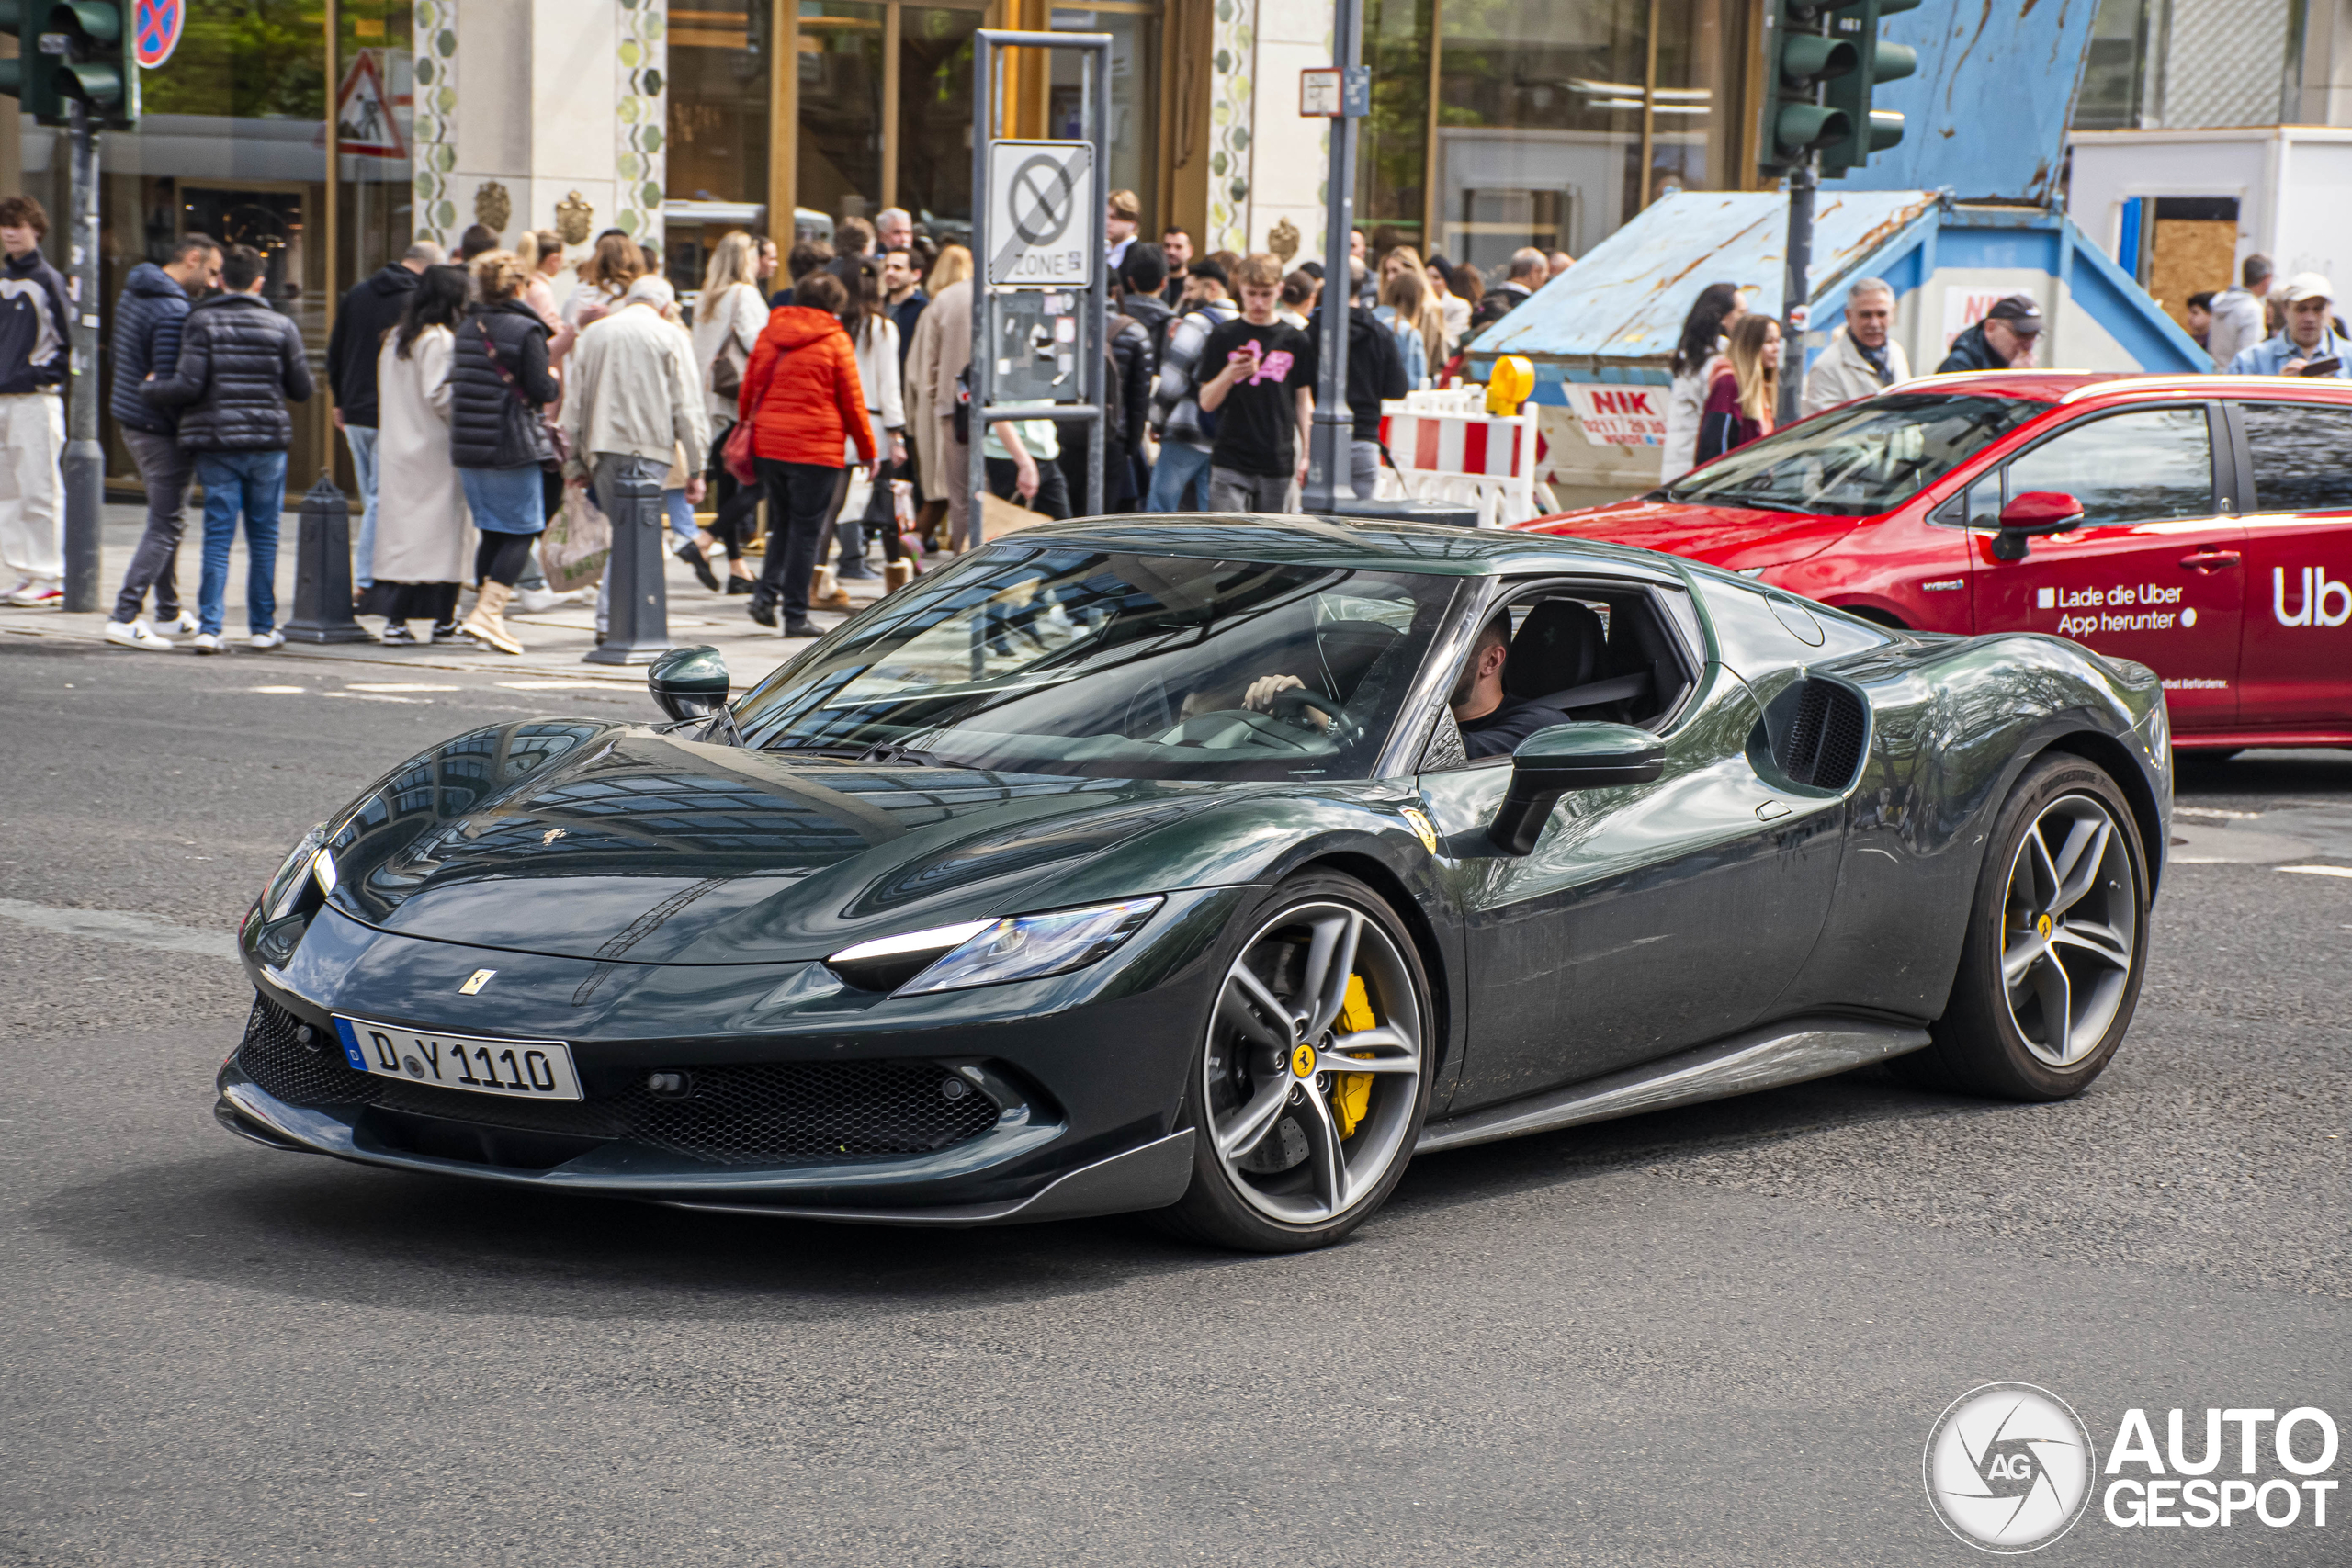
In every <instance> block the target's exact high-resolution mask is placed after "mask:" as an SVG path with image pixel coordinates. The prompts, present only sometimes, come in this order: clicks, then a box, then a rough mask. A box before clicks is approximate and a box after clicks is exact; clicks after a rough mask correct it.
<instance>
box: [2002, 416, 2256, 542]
mask: <svg viewBox="0 0 2352 1568" xmlns="http://www.w3.org/2000/svg"><path fill="white" fill-rule="evenodd" d="M2037 490H2041V491H2064V492H2065V493H2066V494H2068V495H2071V496H2073V497H2074V498H2075V500H2077V501H2079V502H2082V503H2083V526H2084V527H2086V528H2098V527H2102V526H2107V525H2113V524H2120V523H2154V522H2163V521H2165V520H2167V519H2170V518H2175V517H2206V516H2211V514H2212V512H2213V440H2212V433H2211V427H2210V425H2209V424H2208V422H2207V416H2206V412H2205V410H2204V408H2203V407H2202V406H2201V405H2200V406H2197V407H2190V408H2156V409H2134V410H2131V412H2126V413H2117V414H2108V415H2105V416H2103V417H2101V418H2097V419H2090V420H2085V421H2084V422H2082V423H2079V424H2075V425H2072V426H2069V427H2068V428H2067V429H2064V430H2062V431H2060V432H2059V433H2058V434H2056V435H2053V436H2052V437H2051V438H2050V439H2049V440H2047V441H2045V442H2043V443H2042V444H2041V446H2036V447H2035V448H2034V449H2033V450H2032V451H2030V452H2028V453H2026V454H2025V455H2024V456H2022V457H2018V458H2017V459H2016V460H2015V461H2013V462H2011V463H2010V464H2009V494H2010V495H2011V496H2012V497H2015V496H2019V495H2023V494H2025V493H2026V492H2027V491H2037Z"/></svg>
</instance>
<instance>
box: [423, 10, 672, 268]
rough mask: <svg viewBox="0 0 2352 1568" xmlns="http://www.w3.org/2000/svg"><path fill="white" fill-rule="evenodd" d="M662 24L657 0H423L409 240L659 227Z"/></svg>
mask: <svg viewBox="0 0 2352 1568" xmlns="http://www.w3.org/2000/svg"><path fill="white" fill-rule="evenodd" d="M666 28H667V13H666V10H665V8H664V6H663V0H417V6H416V39H415V49H416V61H417V75H416V99H417V101H416V106H415V135H416V146H415V150H414V155H415V164H414V167H415V180H416V233H417V237H418V238H419V239H427V240H433V241H435V242H437V243H441V244H444V245H447V246H450V247H452V248H454V247H455V246H456V244H457V243H458V236H459V235H461V234H463V233H464V232H465V231H466V228H467V226H468V225H469V224H472V223H478V222H479V223H486V224H488V225H489V226H490V227H492V229H494V230H496V231H498V233H499V236H500V238H501V239H502V240H503V241H504V242H505V243H508V244H512V243H514V242H515V239H516V237H517V236H519V235H520V234H521V233H522V231H524V230H526V229H553V230H555V231H557V232H558V233H560V234H561V235H562V236H563V238H564V241H565V250H566V252H567V254H575V255H576V254H582V253H584V251H585V250H586V248H587V244H588V243H589V242H590V241H592V240H593V239H594V237H595V236H596V234H597V233H598V232H600V231H603V230H605V229H619V230H621V231H623V232H625V233H628V234H633V235H639V236H649V237H652V238H655V239H658V238H660V236H661V231H662V180H663V177H664V175H665V173H666V158H665V149H666V147H667V131H668V123H667V116H668V103H667V99H666V97H665V96H664V94H665V89H666V85H667V84H666V80H665V78H666V76H667V74H668V65H669V51H668V45H667V43H666V41H665V37H666ZM461 77H462V79H463V85H464V90H463V92H462V93H461V92H460V91H459V90H458V89H459V82H460V78H461Z"/></svg>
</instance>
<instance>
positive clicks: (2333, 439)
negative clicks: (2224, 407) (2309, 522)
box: [2239, 403, 2352, 512]
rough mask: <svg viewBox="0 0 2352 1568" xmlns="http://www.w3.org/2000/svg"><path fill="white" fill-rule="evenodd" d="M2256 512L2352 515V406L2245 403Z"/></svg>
mask: <svg viewBox="0 0 2352 1568" xmlns="http://www.w3.org/2000/svg"><path fill="white" fill-rule="evenodd" d="M2239 408H2240V412H2241V416H2242V417H2243V418H2244V419H2245V440H2246V445H2247V446H2249V447H2250V448H2252V449H2253V454H2254V497H2253V504H2252V506H2251V508H2250V510H2252V511H2255V512H2343V511H2347V510H2352V467H2347V466H2346V464H2347V460H2348V459H2352V405H2346V404H2341V403H2242V404H2240V405H2239Z"/></svg>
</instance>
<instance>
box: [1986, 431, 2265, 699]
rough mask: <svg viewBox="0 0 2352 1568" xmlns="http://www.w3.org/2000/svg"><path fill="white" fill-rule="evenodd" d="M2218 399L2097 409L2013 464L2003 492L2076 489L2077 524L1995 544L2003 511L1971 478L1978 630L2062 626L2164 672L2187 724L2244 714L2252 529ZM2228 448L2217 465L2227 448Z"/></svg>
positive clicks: (2063, 633)
mask: <svg viewBox="0 0 2352 1568" xmlns="http://www.w3.org/2000/svg"><path fill="white" fill-rule="evenodd" d="M2225 429H2226V427H2225V426H2224V425H2223V423H2222V412H2221V409H2220V406H2219V405H2218V404H2208V403H2204V402H2182V403H2165V404H2158V405H2155V406H2152V407H2151V406H2142V407H2134V408H2127V409H2121V410H2117V411H2114V412H2092V413H2086V414H2085V415H2084V416H2083V417H2082V418H2080V419H2077V420H2075V421H2074V422H2072V423H2068V424H2066V425H2064V426H2062V427H2060V428H2059V429H2058V430H2057V431H2055V432H2053V433H2052V434H2050V435H2049V436H2047V437H2045V438H2044V439H2043V440H2041V442H2039V443H2037V444H2036V445H2034V446H2031V447H2029V448H2028V449H2026V450H2025V451H2023V452H2021V453H2019V454H2018V456H2016V457H2012V458H2010V459H2009V460H2008V462H2007V464H2006V465H2005V466H2004V467H2003V469H2002V475H2001V480H2002V494H2003V497H2004V499H2005V501H2014V500H2016V499H2017V498H2018V496H2020V495H2023V494H2025V493H2027V492H2028V491H2064V492H2065V493H2067V494H2069V495H2072V496H2073V497H2075V499H2076V500H2077V501H2079V502H2082V503H2083V523H2082V526H2081V527H2080V528H2077V529H2076V530H2075V531H2074V532H2073V533H2070V534H2052V535H2049V536H2044V537H2041V538H2037V539H2032V540H2030V541H2028V544H2027V551H2026V554H2025V556H2024V558H2022V559H2019V560H2014V561H2005V560H2002V559H2000V558H1998V557H1997V556H1996V554H1995V553H1994V550H1993V542H1994V539H1995V537H1996V532H1995V530H1997V527H1998V525H1999V513H1998V511H1997V509H1996V508H1994V507H1992V506H1991V505H1990V504H1989V502H1990V499H1991V492H1990V491H1989V490H1987V491H1986V492H1985V495H1984V496H1983V497H1979V496H1978V495H1977V493H1976V492H1977V491H1978V490H1979V489H1980V488H1982V487H1984V486H1985V480H1982V479H1980V480H1978V481H1977V483H1976V484H1975V485H1972V486H1971V487H1970V491H1969V493H1970V497H1971V506H1972V515H1971V516H1970V518H1969V524H1970V526H1971V528H1972V530H1973V531H1974V532H1975V543H1976V563H1975V569H1974V570H1973V571H1972V572H1971V573H1970V579H1969V580H1970V583H1971V591H1972V592H1973V596H1974V598H1975V604H1976V629H1977V631H1978V632H1980V633H1982V632H1997V631H2036V632H2052V633H2054V634H2056V635H2057V636H2059V637H2072V638H2073V639H2074V640H2075V641H2076V642H2079V643H2083V644H2086V645H2087V646H2088V647H2091V648H2094V649H2098V651H2099V652H2101V653H2112V654H2116V655H2119V656H2120V657H2122V658H2125V659H2131V660H2138V661H2139V662H2141V663H2143V664H2145V665H2147V666H2148V667H2149V668H2150V669H2152V670H2154V671H2155V672H2156V673H2157V674H2158V675H2160V676H2162V677H2163V678H2164V683H2165V700H2166V701H2167V703H2169V705H2171V709H2172V726H2173V729H2174V731H2175V732H2176V733H2183V732H2192V731H2195V730H2198V729H2217V728H2220V729H2225V728H2230V727H2231V726H2232V725H2233V724H2234V723H2235V722H2236V719H2237V714H2238V691H2237V681H2238V636H2239V626H2240V622H2241V620H2242V618H2243V615H2242V609H2243V605H2244V602H2245V570H2244V553H2245V527H2244V525H2242V524H2241V523H2240V522H2239V520H2238V519H2237V517H2236V516H2235V515H2234V513H2235V512H2236V510H2237V508H2236V504H2235V502H2234V500H2233V496H2232V493H2231V490H2230V488H2228V487H2225V486H2223V485H2222V484H2221V483H2218V482H2217V480H2218V479H2219V478H2221V477H2222V475H2226V474H2228V473H2230V472H2232V471H2233V465H2232V464H2231V461H2230V457H2229V454H2228V447H2227V442H2226V434H2225ZM2217 451H2219V452H2221V454H2222V461H2221V464H2220V465H2219V471H2218V472H2217V465H2216V462H2215V454H2216V452H2217Z"/></svg>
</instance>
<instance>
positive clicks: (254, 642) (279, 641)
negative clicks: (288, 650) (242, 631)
mask: <svg viewBox="0 0 2352 1568" xmlns="http://www.w3.org/2000/svg"><path fill="white" fill-rule="evenodd" d="M245 646H246V647H247V648H250V649H253V650H254V652H255V653H267V652H268V651H269V650H270V649H273V648H284V647H285V646H286V634H285V633H284V632H255V633H254V635H253V636H251V637H247V638H246V639H245Z"/></svg>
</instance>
